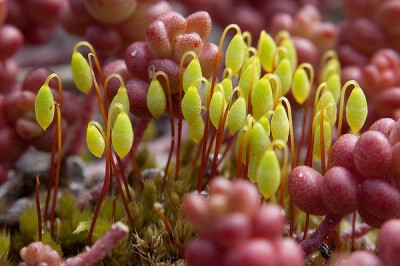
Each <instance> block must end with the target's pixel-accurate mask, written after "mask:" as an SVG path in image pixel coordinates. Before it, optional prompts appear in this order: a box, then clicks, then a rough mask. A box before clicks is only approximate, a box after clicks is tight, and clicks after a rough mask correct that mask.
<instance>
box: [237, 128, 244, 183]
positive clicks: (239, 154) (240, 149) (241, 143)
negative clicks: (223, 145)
mask: <svg viewBox="0 0 400 266" xmlns="http://www.w3.org/2000/svg"><path fill="white" fill-rule="evenodd" d="M245 134H246V132H244V131H243V134H242V135H241V136H240V143H239V151H238V157H237V162H236V179H237V178H239V177H240V176H241V172H242V168H241V167H242V153H243V144H244V137H245Z"/></svg>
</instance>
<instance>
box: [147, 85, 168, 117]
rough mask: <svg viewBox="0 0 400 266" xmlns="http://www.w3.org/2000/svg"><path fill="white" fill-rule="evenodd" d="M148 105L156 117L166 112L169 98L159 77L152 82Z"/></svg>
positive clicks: (148, 93) (148, 94)
mask: <svg viewBox="0 0 400 266" xmlns="http://www.w3.org/2000/svg"><path fill="white" fill-rule="evenodd" d="M146 102H147V107H148V108H149V111H150V113H151V115H152V116H154V118H156V119H159V118H160V117H161V116H162V114H163V113H164V112H165V108H166V106H167V99H166V97H165V93H164V90H163V88H162V86H161V84H160V82H159V81H158V80H157V79H153V80H152V81H151V83H150V86H149V90H148V91H147V97H146Z"/></svg>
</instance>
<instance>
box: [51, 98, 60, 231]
mask: <svg viewBox="0 0 400 266" xmlns="http://www.w3.org/2000/svg"><path fill="white" fill-rule="evenodd" d="M56 108H57V128H58V130H57V131H56V132H57V165H56V180H55V182H54V191H53V202H52V205H51V213H50V235H51V237H52V238H53V239H54V216H55V213H56V202H57V191H58V184H59V182H60V167H61V152H62V136H61V108H60V104H59V103H58V104H56Z"/></svg>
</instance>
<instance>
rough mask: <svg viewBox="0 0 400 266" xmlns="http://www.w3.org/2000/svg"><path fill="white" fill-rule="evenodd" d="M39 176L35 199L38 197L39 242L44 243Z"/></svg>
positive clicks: (37, 177)
mask: <svg viewBox="0 0 400 266" xmlns="http://www.w3.org/2000/svg"><path fill="white" fill-rule="evenodd" d="M39 188H40V182H39V175H37V176H36V189H35V197H36V211H37V217H38V227H39V228H38V238H39V241H42V213H41V212H40V200H39Z"/></svg>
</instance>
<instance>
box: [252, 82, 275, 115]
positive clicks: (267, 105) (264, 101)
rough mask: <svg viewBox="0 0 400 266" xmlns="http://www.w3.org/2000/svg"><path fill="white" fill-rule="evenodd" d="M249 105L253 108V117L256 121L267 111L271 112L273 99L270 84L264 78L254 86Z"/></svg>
mask: <svg viewBox="0 0 400 266" xmlns="http://www.w3.org/2000/svg"><path fill="white" fill-rule="evenodd" d="M251 104H252V106H253V116H254V118H255V119H256V120H259V119H260V118H261V117H262V116H263V115H264V114H266V113H267V112H268V111H269V110H272V108H273V105H274V98H273V96H272V88H271V84H270V83H269V81H268V79H267V77H266V76H264V77H263V78H261V79H260V80H258V81H257V82H256V83H255V84H254V87H253V93H252V95H251Z"/></svg>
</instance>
